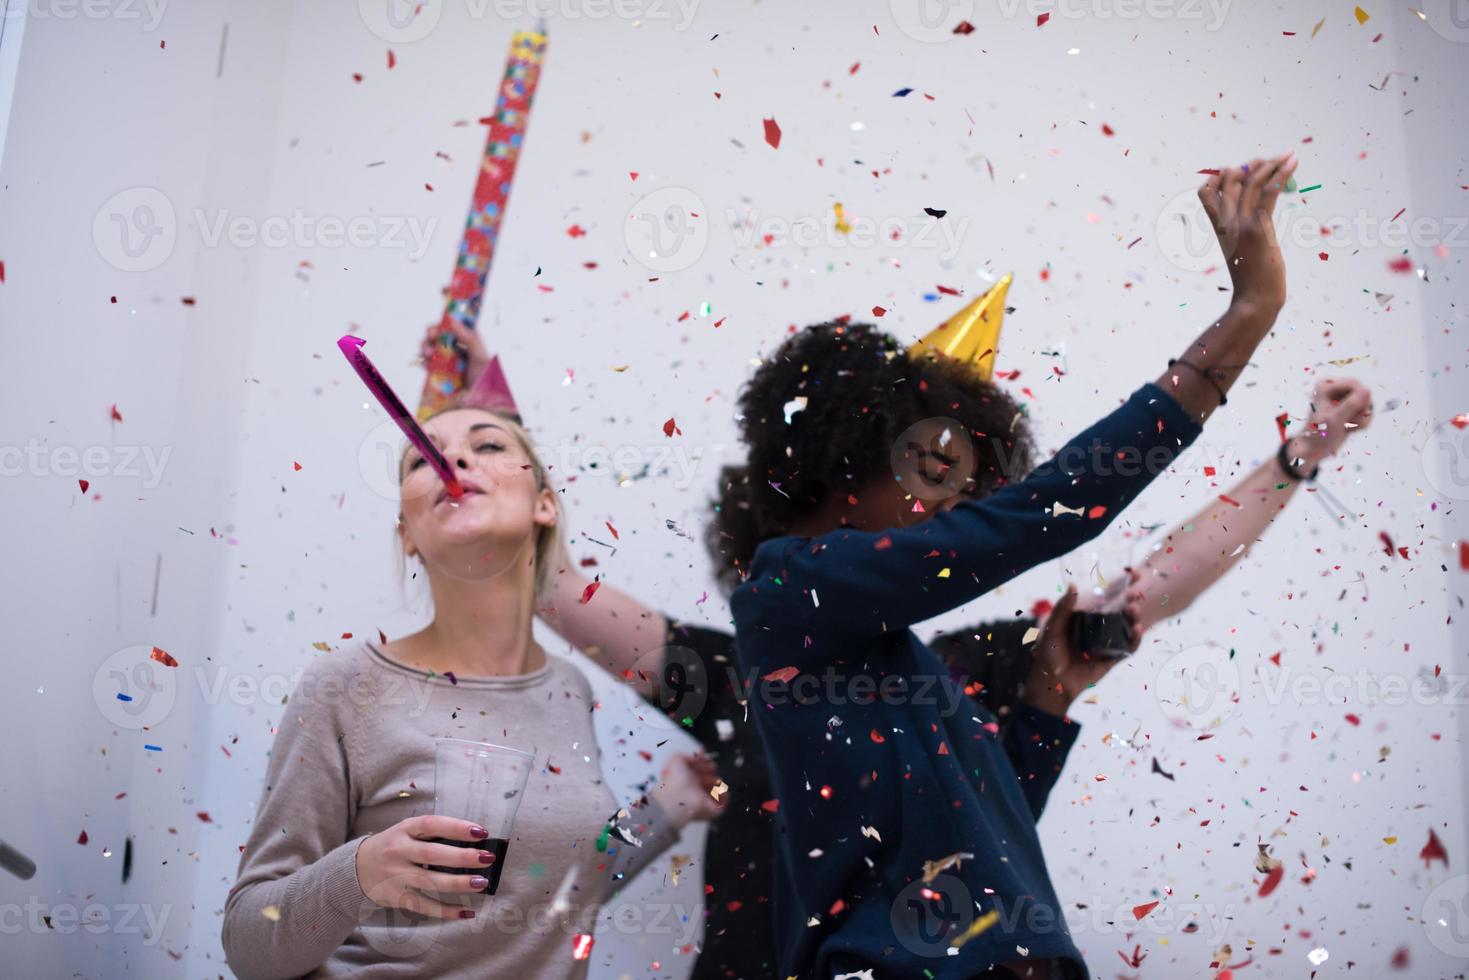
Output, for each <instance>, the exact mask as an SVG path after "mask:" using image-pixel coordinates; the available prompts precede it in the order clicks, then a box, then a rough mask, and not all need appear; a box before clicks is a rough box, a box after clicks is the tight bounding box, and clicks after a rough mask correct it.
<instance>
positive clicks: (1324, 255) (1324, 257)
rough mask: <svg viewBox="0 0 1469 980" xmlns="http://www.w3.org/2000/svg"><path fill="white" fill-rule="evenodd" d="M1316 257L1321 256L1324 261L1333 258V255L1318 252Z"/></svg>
mask: <svg viewBox="0 0 1469 980" xmlns="http://www.w3.org/2000/svg"><path fill="white" fill-rule="evenodd" d="M1316 257H1317V258H1319V259H1320V260H1321V261H1322V262H1325V261H1327V260H1328V259H1330V258H1331V256H1329V255H1327V254H1326V253H1325V252H1317V253H1316Z"/></svg>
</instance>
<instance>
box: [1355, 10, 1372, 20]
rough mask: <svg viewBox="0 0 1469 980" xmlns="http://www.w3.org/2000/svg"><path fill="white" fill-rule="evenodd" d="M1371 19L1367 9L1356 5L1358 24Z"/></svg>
mask: <svg viewBox="0 0 1469 980" xmlns="http://www.w3.org/2000/svg"><path fill="white" fill-rule="evenodd" d="M1371 19H1372V15H1371V14H1369V13H1368V12H1367V11H1365V10H1363V9H1362V8H1361V7H1358V8H1357V23H1359V24H1365V23H1367V22H1368V21H1369V20H1371Z"/></svg>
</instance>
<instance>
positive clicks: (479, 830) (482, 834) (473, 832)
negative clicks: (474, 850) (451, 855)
mask: <svg viewBox="0 0 1469 980" xmlns="http://www.w3.org/2000/svg"><path fill="white" fill-rule="evenodd" d="M469 836H471V837H475V838H478V839H479V840H484V839H485V838H486V837H488V836H490V832H489V831H488V830H486V829H485V828H483V827H479V826H474V827H470V828H469Z"/></svg>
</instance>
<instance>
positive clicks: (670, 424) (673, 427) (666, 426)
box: [663, 419, 683, 439]
mask: <svg viewBox="0 0 1469 980" xmlns="http://www.w3.org/2000/svg"><path fill="white" fill-rule="evenodd" d="M675 432H676V433H678V434H679V435H683V429H680V428H679V427H678V425H677V424H675V422H674V421H673V419H669V420H668V421H667V422H664V423H663V434H664V435H665V436H667V437H668V438H670V439H672V438H673V434H674V433H675Z"/></svg>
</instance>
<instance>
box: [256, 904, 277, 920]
mask: <svg viewBox="0 0 1469 980" xmlns="http://www.w3.org/2000/svg"><path fill="white" fill-rule="evenodd" d="M260 914H261V915H263V916H265V917H266V918H267V919H269V920H270V921H271V922H279V921H281V910H280V906H278V905H267V906H266V907H265V908H263V909H261V910H260Z"/></svg>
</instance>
